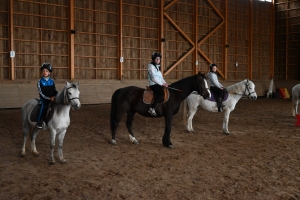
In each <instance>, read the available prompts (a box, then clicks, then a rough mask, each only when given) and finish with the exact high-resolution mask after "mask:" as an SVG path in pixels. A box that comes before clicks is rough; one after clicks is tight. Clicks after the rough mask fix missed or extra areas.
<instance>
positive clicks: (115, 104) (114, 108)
mask: <svg viewBox="0 0 300 200" xmlns="http://www.w3.org/2000/svg"><path fill="white" fill-rule="evenodd" d="M119 93H120V89H117V90H116V91H115V92H114V93H113V95H112V97H111V108H110V130H111V131H112V130H113V128H114V121H115V119H116V116H117V112H118V95H119Z"/></svg>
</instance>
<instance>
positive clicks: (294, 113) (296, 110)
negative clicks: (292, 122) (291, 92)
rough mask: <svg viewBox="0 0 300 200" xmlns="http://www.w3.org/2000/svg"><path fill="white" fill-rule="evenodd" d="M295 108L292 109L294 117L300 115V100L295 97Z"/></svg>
mask: <svg viewBox="0 0 300 200" xmlns="http://www.w3.org/2000/svg"><path fill="white" fill-rule="evenodd" d="M292 101H293V108H292V116H293V117H295V115H296V114H298V103H299V101H298V99H296V98H295V97H293V100H292Z"/></svg>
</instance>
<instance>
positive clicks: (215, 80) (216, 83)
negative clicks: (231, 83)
mask: <svg viewBox="0 0 300 200" xmlns="http://www.w3.org/2000/svg"><path fill="white" fill-rule="evenodd" d="M207 76H208V79H209V81H210V86H214V87H218V88H222V87H223V85H222V84H221V83H220V82H219V80H218V76H217V74H215V73H214V72H209V73H208V75H207Z"/></svg>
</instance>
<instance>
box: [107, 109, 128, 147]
mask: <svg viewBox="0 0 300 200" xmlns="http://www.w3.org/2000/svg"><path fill="white" fill-rule="evenodd" d="M125 112H126V111H125V110H121V111H119V112H118V113H117V114H116V115H115V117H114V118H113V119H111V121H110V125H111V141H110V143H111V144H117V142H116V132H117V128H118V126H119V123H120V121H121V119H122V117H123V116H124V115H125Z"/></svg>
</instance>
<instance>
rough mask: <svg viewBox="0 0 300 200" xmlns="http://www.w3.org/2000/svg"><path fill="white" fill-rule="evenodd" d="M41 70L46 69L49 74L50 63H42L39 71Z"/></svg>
mask: <svg viewBox="0 0 300 200" xmlns="http://www.w3.org/2000/svg"><path fill="white" fill-rule="evenodd" d="M43 69H48V71H49V72H52V69H53V68H52V65H51V64H50V63H43V64H42V66H41V71H42V70H43Z"/></svg>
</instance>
